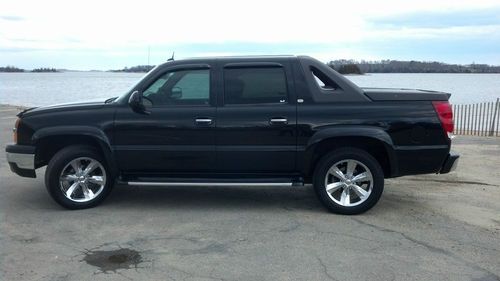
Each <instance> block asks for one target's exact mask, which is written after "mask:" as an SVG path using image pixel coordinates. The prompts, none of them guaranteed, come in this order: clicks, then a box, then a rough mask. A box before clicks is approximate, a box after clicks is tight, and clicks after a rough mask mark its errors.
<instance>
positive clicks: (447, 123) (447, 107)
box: [432, 101, 455, 136]
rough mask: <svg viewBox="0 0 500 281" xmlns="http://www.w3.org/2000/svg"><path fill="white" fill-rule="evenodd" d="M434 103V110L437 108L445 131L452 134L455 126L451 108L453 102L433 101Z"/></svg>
mask: <svg viewBox="0 0 500 281" xmlns="http://www.w3.org/2000/svg"><path fill="white" fill-rule="evenodd" d="M432 105H433V106H434V110H436V113H437V115H438V117H439V121H441V126H442V127H443V130H444V132H445V133H446V134H447V135H448V136H450V134H451V133H453V127H454V126H455V124H454V123H453V109H452V108H451V104H450V103H449V102H448V101H433V102H432Z"/></svg>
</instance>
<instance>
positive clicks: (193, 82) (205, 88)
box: [143, 69, 210, 107]
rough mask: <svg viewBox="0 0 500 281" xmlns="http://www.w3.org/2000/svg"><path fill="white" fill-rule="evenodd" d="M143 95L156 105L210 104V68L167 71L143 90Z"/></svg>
mask: <svg viewBox="0 0 500 281" xmlns="http://www.w3.org/2000/svg"><path fill="white" fill-rule="evenodd" d="M143 97H144V98H145V100H146V101H149V102H151V103H152V104H153V106H155V107H156V106H162V105H208V104H209V99H210V70H209V69H195V70H177V71H169V72H166V73H165V74H163V75H162V76H160V77H159V78H158V79H157V80H156V81H155V82H153V83H152V84H151V85H150V86H149V87H148V88H147V89H146V90H145V91H144V92H143Z"/></svg>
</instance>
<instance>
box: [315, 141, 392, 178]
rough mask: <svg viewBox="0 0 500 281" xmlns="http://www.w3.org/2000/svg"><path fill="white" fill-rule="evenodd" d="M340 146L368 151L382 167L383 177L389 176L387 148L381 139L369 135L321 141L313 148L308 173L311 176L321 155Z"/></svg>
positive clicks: (389, 167) (389, 166) (389, 163)
mask: <svg viewBox="0 0 500 281" xmlns="http://www.w3.org/2000/svg"><path fill="white" fill-rule="evenodd" d="M341 147H355V148H359V149H363V150H364V151H366V152H368V153H369V154H370V155H371V156H373V157H374V158H375V159H376V160H377V161H378V163H379V164H380V166H381V167H382V170H383V171H384V177H390V175H391V162H390V160H389V155H388V152H387V149H386V147H385V145H384V143H383V142H382V141H380V140H377V139H374V138H370V137H335V138H330V139H326V140H323V141H321V142H320V143H318V144H317V145H316V147H315V148H314V151H313V154H312V159H311V165H310V167H309V168H310V169H309V173H308V174H309V175H311V176H312V174H313V173H314V169H315V168H316V165H317V164H318V162H319V160H320V159H321V157H323V156H324V155H326V154H327V153H328V152H330V151H333V150H335V149H337V148H341Z"/></svg>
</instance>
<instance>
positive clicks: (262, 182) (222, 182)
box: [124, 178, 304, 186]
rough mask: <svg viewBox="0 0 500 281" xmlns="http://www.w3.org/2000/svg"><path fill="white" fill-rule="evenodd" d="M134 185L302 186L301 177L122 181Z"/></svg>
mask: <svg viewBox="0 0 500 281" xmlns="http://www.w3.org/2000/svg"><path fill="white" fill-rule="evenodd" d="M124 183H125V184H127V185H135V186H303V185H304V182H303V180H302V179H290V178H262V179H245V178H240V179H216V178H206V179H193V178H189V179H187V178H161V179H160V178H158V179H156V178H155V179H152V178H149V179H143V178H142V179H141V178H139V179H134V180H131V181H126V182H124Z"/></svg>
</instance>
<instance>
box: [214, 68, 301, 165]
mask: <svg viewBox="0 0 500 281" xmlns="http://www.w3.org/2000/svg"><path fill="white" fill-rule="evenodd" d="M218 67H219V68H220V71H221V72H222V74H223V77H222V80H223V85H224V95H223V98H221V99H219V105H220V106H219V107H218V109H217V136H216V137H217V167H218V169H219V170H220V171H223V172H232V173H258V174H262V173H270V174H271V173H273V174H275V173H289V172H292V171H294V169H295V161H296V160H295V156H296V150H297V148H296V122H297V118H296V104H295V102H294V100H293V98H292V97H293V96H294V95H293V93H292V92H293V91H291V89H293V84H292V82H291V81H292V80H291V76H290V75H291V71H290V69H289V68H288V66H287V65H286V64H278V63H268V64H266V63H254V64H245V63H232V64H231V63H230V64H226V65H220V66H218ZM287 77H289V79H288V80H287Z"/></svg>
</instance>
